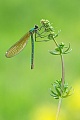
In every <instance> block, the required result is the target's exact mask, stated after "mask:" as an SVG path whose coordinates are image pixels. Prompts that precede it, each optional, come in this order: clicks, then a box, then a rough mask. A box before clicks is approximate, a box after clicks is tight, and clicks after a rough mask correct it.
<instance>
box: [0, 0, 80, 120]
mask: <svg viewBox="0 0 80 120" xmlns="http://www.w3.org/2000/svg"><path fill="white" fill-rule="evenodd" d="M41 19H48V20H49V21H50V22H51V23H53V26H54V28H55V29H56V30H60V29H61V33H60V34H59V37H57V41H58V42H59V43H60V42H62V41H63V42H64V43H65V44H66V45H68V43H71V48H72V49H73V50H72V52H71V53H70V54H68V55H65V56H64V59H65V72H66V75H65V77H66V82H68V83H69V85H70V86H72V87H73V88H74V94H73V95H72V96H71V97H69V98H67V99H64V100H63V102H62V107H61V112H60V119H59V120H71V119H72V120H80V1H79V0H73V1H70V0H65V1H64V0H47V1H46V0H0V120H55V114H56V111H57V104H58V101H56V100H54V99H53V98H52V97H51V96H50V90H49V88H50V87H51V83H53V82H54V81H55V80H56V79H60V78H61V65H60V58H59V56H58V57H56V56H52V55H50V54H49V53H48V50H52V49H54V47H55V45H54V44H53V42H52V41H50V42H47V43H45V42H42V43H37V42H36V43H35V69H34V70H31V69H30V55H31V43H30V42H31V41H30V40H29V41H28V44H27V46H26V48H25V49H24V50H23V51H22V52H21V53H20V54H19V55H17V56H15V57H13V58H11V59H7V58H6V57H5V52H6V50H7V49H8V48H9V47H10V46H11V45H13V44H14V43H15V42H16V41H18V40H19V39H20V38H21V37H22V36H23V35H24V34H25V33H26V32H27V31H29V30H30V29H31V28H33V27H34V25H35V24H38V25H40V20H41Z"/></svg>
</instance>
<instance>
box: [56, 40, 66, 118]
mask: <svg viewBox="0 0 80 120" xmlns="http://www.w3.org/2000/svg"><path fill="white" fill-rule="evenodd" d="M54 42H55V44H56V46H57V47H58V48H59V45H58V43H57V42H56V40H54ZM60 57H61V66H62V87H63V86H64V82H65V70H64V59H63V55H62V53H61V50H60ZM61 103H62V98H59V103H58V109H57V114H56V120H58V118H59V113H60V109H61Z"/></svg>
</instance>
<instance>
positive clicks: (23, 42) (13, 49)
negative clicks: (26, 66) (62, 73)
mask: <svg viewBox="0 0 80 120" xmlns="http://www.w3.org/2000/svg"><path fill="white" fill-rule="evenodd" d="M37 31H38V26H37V25H35V27H34V28H32V29H31V30H29V32H27V33H26V34H25V35H24V36H23V37H22V38H21V39H20V40H19V41H18V42H16V43H15V44H14V45H13V46H11V47H10V48H9V49H8V50H7V52H6V54H5V56H6V57H7V58H11V57H13V56H15V55H17V54H18V53H20V52H21V51H22V50H23V48H24V47H25V46H26V44H27V42H28V38H29V37H30V36H31V45H32V53H31V69H33V68H34V38H33V34H34V33H35V40H36V33H37Z"/></svg>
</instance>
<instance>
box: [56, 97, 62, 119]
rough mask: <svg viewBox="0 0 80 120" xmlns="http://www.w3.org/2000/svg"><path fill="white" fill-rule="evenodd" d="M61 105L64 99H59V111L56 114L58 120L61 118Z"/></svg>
mask: <svg viewBox="0 0 80 120" xmlns="http://www.w3.org/2000/svg"><path fill="white" fill-rule="evenodd" d="M61 103H62V98H60V99H59V103H58V109H57V114H56V120H58V118H59V113H60V108H61Z"/></svg>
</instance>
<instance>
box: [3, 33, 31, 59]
mask: <svg viewBox="0 0 80 120" xmlns="http://www.w3.org/2000/svg"><path fill="white" fill-rule="evenodd" d="M29 37H30V32H28V33H26V34H25V35H24V36H23V37H22V38H21V39H20V40H19V41H18V42H16V43H15V44H14V45H13V46H12V47H10V48H9V49H8V51H7V52H6V54H5V56H6V57H8V58H10V57H13V56H15V55H16V54H18V53H19V52H20V51H22V50H23V48H24V47H25V46H26V44H27V42H28V38H29Z"/></svg>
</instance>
